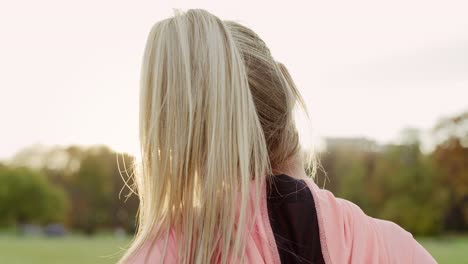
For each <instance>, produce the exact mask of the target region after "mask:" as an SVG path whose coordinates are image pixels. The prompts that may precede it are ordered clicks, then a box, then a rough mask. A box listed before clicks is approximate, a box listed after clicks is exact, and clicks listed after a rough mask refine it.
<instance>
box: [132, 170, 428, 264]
mask: <svg viewBox="0 0 468 264" xmlns="http://www.w3.org/2000/svg"><path fill="white" fill-rule="evenodd" d="M305 182H306V183H307V186H308V187H309V189H310V190H311V193H312V195H313V198H314V201H315V207H316V212H317V220H318V224H319V232H320V242H321V248H322V254H323V258H324V260H325V263H326V264H332V263H333V264H341V263H359V264H361V263H380V264H384V263H415V264H424V263H436V261H435V260H434V259H433V258H432V256H431V255H430V254H429V253H428V252H427V251H426V250H425V249H424V248H423V247H422V246H421V245H420V244H419V243H418V242H417V241H416V240H415V239H414V238H413V236H412V235H411V234H410V233H409V232H407V231H405V230H403V229H402V228H401V227H399V226H398V225H396V224H394V223H392V222H389V221H384V220H379V219H375V218H372V217H369V216H367V215H365V214H364V213H363V211H362V210H361V209H360V208H359V207H358V206H356V205H355V204H353V203H351V202H349V201H346V200H343V199H340V198H336V197H335V196H333V194H332V193H331V192H329V191H327V190H323V189H320V188H319V187H318V186H317V185H316V184H315V183H314V182H313V180H312V179H306V180H305ZM262 197H263V199H262V201H261V203H260V210H261V212H260V214H257V215H258V216H257V218H256V219H255V222H256V223H255V230H254V232H252V233H251V234H250V235H249V238H248V242H247V252H246V256H247V262H248V263H255V264H257V263H280V257H279V254H278V249H277V246H276V243H275V238H274V235H273V232H272V229H271V226H270V221H269V217H268V211H267V204H266V203H267V202H266V194H265V190H264V191H263V195H262ZM163 246H164V245H163V243H162V242H156V243H155V244H153V245H152V246H147V247H145V248H143V249H142V250H141V252H140V253H139V254H138V255H137V256H136V257H135V258H134V261H132V263H144V261H145V257H146V255H147V254H148V258H147V260H148V261H147V262H148V263H161V250H162V248H163ZM176 247H177V243H176V241H175V239H174V237H173V236H172V237H170V239H169V242H168V245H167V253H166V260H165V261H164V263H177V248H176Z"/></svg>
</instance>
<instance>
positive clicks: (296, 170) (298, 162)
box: [273, 152, 308, 178]
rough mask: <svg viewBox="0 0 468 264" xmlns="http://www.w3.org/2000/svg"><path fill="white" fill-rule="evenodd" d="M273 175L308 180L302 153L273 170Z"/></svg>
mask: <svg viewBox="0 0 468 264" xmlns="http://www.w3.org/2000/svg"><path fill="white" fill-rule="evenodd" d="M273 174H286V175H289V176H291V177H294V178H308V176H307V174H306V171H305V166H304V159H303V158H302V153H301V152H299V153H297V154H296V155H294V156H293V157H291V158H289V159H288V160H287V161H285V162H284V163H283V164H281V165H280V166H277V167H276V168H273Z"/></svg>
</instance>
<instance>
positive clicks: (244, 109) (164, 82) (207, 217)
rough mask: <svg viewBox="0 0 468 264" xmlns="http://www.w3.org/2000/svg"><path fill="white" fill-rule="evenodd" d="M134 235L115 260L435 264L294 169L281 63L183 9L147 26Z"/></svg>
mask: <svg viewBox="0 0 468 264" xmlns="http://www.w3.org/2000/svg"><path fill="white" fill-rule="evenodd" d="M140 93H141V98H140V107H141V108H140V141H141V157H142V160H141V164H140V167H139V171H138V173H137V176H136V184H137V190H138V194H139V197H140V210H139V226H138V233H137V235H136V238H135V240H134V241H133V243H132V246H131V247H130V249H129V250H128V251H127V252H126V254H125V256H124V257H123V259H122V260H121V262H122V263H162V262H164V263H327V264H328V263H434V262H435V261H434V260H433V258H432V257H431V256H430V255H429V254H428V253H427V252H426V251H425V250H424V249H423V248H422V247H421V246H420V245H419V244H418V243H417V242H416V241H415V240H414V239H413V238H412V236H411V234H409V233H408V232H406V231H404V230H403V229H401V228H400V227H398V226H397V225H395V224H393V223H390V222H387V221H382V220H377V219H374V218H371V217H368V216H366V215H365V214H364V213H363V212H362V211H361V210H360V209H359V208H358V207H357V206H356V205H354V204H352V203H350V202H348V201H345V200H341V199H338V198H335V197H334V196H333V195H332V194H331V193H330V192H328V191H326V190H321V189H319V188H318V187H317V186H316V185H315V183H314V182H313V180H312V179H310V178H309V177H308V176H307V175H306V172H305V170H304V164H305V163H304V162H305V156H306V155H305V154H304V153H303V152H302V151H301V148H300V146H299V143H298V134H297V130H296V126H295V124H294V121H293V108H294V107H295V106H296V105H300V106H304V104H303V101H302V98H301V96H300V94H299V92H298V91H297V89H296V87H295V85H294V83H293V81H292V79H291V78H290V76H289V74H288V72H287V70H286V68H285V67H284V66H283V65H282V64H280V63H278V62H276V61H275V60H274V59H273V57H272V56H271V54H270V51H269V50H268V48H267V46H266V45H265V43H264V42H263V41H262V40H261V39H260V38H259V37H258V36H257V35H256V34H255V33H254V32H253V31H252V30H250V29H248V28H246V27H244V26H242V25H239V24H237V23H234V22H230V21H221V20H220V19H219V18H217V17H216V16H214V15H212V14H210V13H208V12H206V11H204V10H189V11H188V12H186V13H184V14H178V15H176V16H175V17H173V18H169V19H166V20H163V21H161V22H159V23H157V24H156V25H155V26H154V27H153V28H152V30H151V32H150V35H149V37H148V42H147V46H146V50H145V54H144V61H143V66H142V76H141V91H140Z"/></svg>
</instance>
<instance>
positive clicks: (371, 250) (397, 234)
mask: <svg viewBox="0 0 468 264" xmlns="http://www.w3.org/2000/svg"><path fill="white" fill-rule="evenodd" d="M304 181H305V182H306V184H307V186H308V187H309V189H310V190H311V192H312V195H313V197H314V201H315V210H316V211H317V218H318V223H319V229H320V234H321V240H322V251H323V254H324V258H325V259H328V262H327V263H436V261H435V260H434V259H433V258H432V256H431V255H430V254H429V253H428V252H427V251H426V250H425V249H424V248H423V247H422V246H421V245H420V244H419V243H418V242H417V241H416V240H415V239H414V238H413V236H412V235H411V233H409V232H407V231H406V230H404V229H403V228H401V227H400V226H399V225H397V224H395V223H393V222H390V221H385V220H381V219H376V218H373V217H370V216H368V215H366V214H365V213H364V212H363V211H362V210H361V208H360V207H359V206H357V205H356V204H354V203H352V202H350V201H348V200H345V199H341V198H337V197H335V196H334V195H333V193H331V192H330V191H328V190H324V189H321V188H319V187H318V186H317V185H316V184H315V182H314V181H313V180H312V179H305V180H304Z"/></svg>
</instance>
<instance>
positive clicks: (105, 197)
mask: <svg viewBox="0 0 468 264" xmlns="http://www.w3.org/2000/svg"><path fill="white" fill-rule="evenodd" d="M133 163H134V162H133V158H132V157H131V156H130V155H128V154H117V153H115V152H114V151H112V150H111V149H109V148H107V147H105V146H95V147H91V148H84V147H77V146H71V147H65V148H62V147H55V148H43V147H40V146H33V147H31V148H28V149H24V150H23V151H21V152H20V153H18V154H17V155H16V156H15V157H14V159H13V161H12V163H11V164H9V166H5V165H4V166H0V225H1V224H2V223H3V225H5V224H11V223H22V222H24V221H27V222H30V223H38V224H48V223H54V222H61V223H64V224H65V225H66V226H67V227H69V228H71V229H74V230H79V231H83V232H85V233H88V234H92V233H94V232H96V231H97V230H98V229H113V228H124V229H125V230H127V231H128V232H134V231H135V229H136V226H135V224H136V223H135V222H136V212H137V208H138V199H137V197H136V195H132V196H129V195H128V194H129V192H130V189H129V188H127V187H126V186H125V184H126V183H127V182H128V181H129V176H130V175H131V173H133V167H132V166H133ZM4 182H7V183H8V184H7V185H4V184H3V183H4ZM16 182H21V183H23V185H24V186H27V187H23V189H20V187H21V186H22V185H19V184H17V183H16ZM17 185H18V186H20V187H16V186H17ZM16 197H22V200H18V199H17V198H16ZM22 208H25V209H22ZM24 210H26V212H27V214H25V213H23V211H24ZM3 211H7V212H9V214H3V213H2V212H3ZM43 215H45V216H43Z"/></svg>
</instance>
